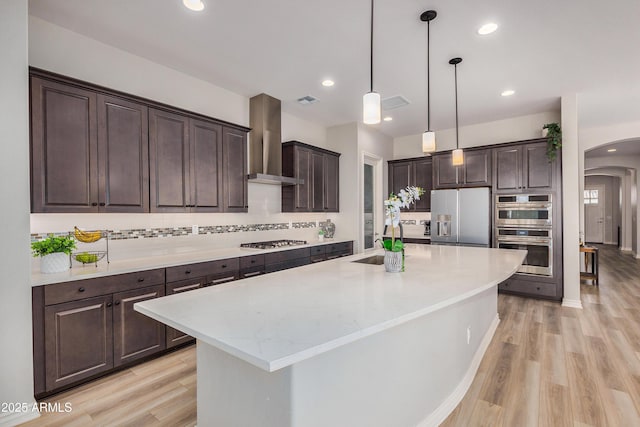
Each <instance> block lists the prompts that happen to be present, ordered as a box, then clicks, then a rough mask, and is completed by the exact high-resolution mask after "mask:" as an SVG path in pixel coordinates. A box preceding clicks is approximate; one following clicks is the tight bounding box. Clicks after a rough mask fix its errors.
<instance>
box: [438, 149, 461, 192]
mask: <svg viewBox="0 0 640 427" xmlns="http://www.w3.org/2000/svg"><path fill="white" fill-rule="evenodd" d="M458 169H459V167H457V166H453V163H452V159H451V153H447V154H437V155H434V156H433V188H434V189H441V188H456V187H457V186H458Z"/></svg>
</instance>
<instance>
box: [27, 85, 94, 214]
mask: <svg viewBox="0 0 640 427" xmlns="http://www.w3.org/2000/svg"><path fill="white" fill-rule="evenodd" d="M96 102H97V101H96V94H95V93H93V92H90V91H87V90H84V89H79V88H76V87H74V86H67V85H64V84H61V83H55V82H50V81H48V80H43V79H40V78H36V77H33V78H32V79H31V156H32V158H31V184H32V194H31V211H32V212H80V213H84V212H97V211H98V143H97V126H96Z"/></svg>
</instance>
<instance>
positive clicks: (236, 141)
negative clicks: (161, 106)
mask: <svg viewBox="0 0 640 427" xmlns="http://www.w3.org/2000/svg"><path fill="white" fill-rule="evenodd" d="M149 150H150V154H149V160H150V175H151V180H150V181H151V212H246V211H247V178H246V158H247V152H246V150H247V148H246V132H244V131H240V130H236V129H233V128H228V127H226V126H222V125H220V124H217V123H215V122H212V121H206V120H201V119H196V118H192V117H188V116H186V115H182V114H178V113H173V112H168V111H164V110H156V109H151V110H150V112H149Z"/></svg>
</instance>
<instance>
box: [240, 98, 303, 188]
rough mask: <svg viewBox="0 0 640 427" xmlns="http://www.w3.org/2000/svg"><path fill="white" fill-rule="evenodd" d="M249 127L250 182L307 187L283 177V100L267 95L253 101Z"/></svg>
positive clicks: (298, 180) (250, 106)
mask: <svg viewBox="0 0 640 427" xmlns="http://www.w3.org/2000/svg"><path fill="white" fill-rule="evenodd" d="M249 125H250V126H251V133H250V134H249V139H250V144H249V182H254V183H258V184H273V185H296V184H304V180H301V179H296V178H291V177H286V176H282V141H281V129H280V128H281V113H280V100H279V99H276V98H274V97H272V96H269V95H267V94H264V93H261V94H260V95H256V96H254V97H253V98H251V100H250V103H249Z"/></svg>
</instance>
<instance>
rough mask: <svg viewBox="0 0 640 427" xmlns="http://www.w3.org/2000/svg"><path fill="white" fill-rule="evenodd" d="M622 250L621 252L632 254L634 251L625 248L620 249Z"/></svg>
mask: <svg viewBox="0 0 640 427" xmlns="http://www.w3.org/2000/svg"><path fill="white" fill-rule="evenodd" d="M620 250H621V251H622V252H631V251H632V249H631V248H623V247H621V248H620Z"/></svg>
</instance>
